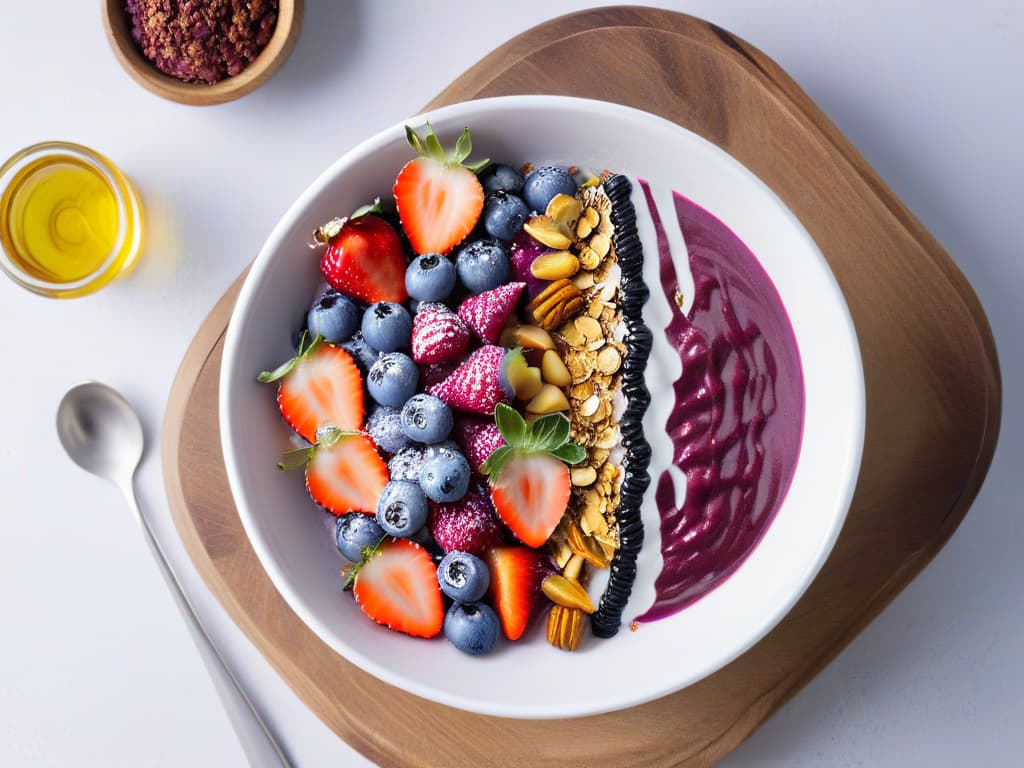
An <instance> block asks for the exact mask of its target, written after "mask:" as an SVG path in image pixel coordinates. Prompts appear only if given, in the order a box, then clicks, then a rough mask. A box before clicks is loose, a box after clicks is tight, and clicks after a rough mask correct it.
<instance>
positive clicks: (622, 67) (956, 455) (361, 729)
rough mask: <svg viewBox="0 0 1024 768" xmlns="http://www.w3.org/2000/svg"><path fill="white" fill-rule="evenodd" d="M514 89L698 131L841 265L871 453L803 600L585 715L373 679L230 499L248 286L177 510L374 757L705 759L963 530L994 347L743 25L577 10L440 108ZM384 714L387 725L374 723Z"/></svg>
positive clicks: (168, 441)
mask: <svg viewBox="0 0 1024 768" xmlns="http://www.w3.org/2000/svg"><path fill="white" fill-rule="evenodd" d="M517 93H550V94H566V95H573V96H584V97H590V98H596V99H603V100H608V101H616V102H619V103H621V104H626V105H629V106H633V107H638V108H641V109H645V110H648V111H650V112H654V113H657V114H659V115H662V116H664V117H666V118H668V119H670V120H673V121H675V122H676V123H678V124H680V125H683V126H685V127H687V128H689V129H690V130H692V131H695V132H696V133H698V134H700V135H701V136H703V137H705V138H706V139H708V140H710V141H712V142H714V143H715V144H717V145H719V146H721V147H722V148H723V149H725V150H726V151H728V152H729V153H730V154H732V155H733V156H734V157H736V158H737V159H739V160H740V161H741V162H742V163H744V164H745V165H746V166H747V167H748V168H750V169H751V170H752V171H753V172H754V173H755V174H757V175H758V176H760V177H761V178H762V179H763V180H764V181H766V182H767V183H768V184H769V185H770V186H771V187H772V189H774V190H775V192H776V193H778V194H779V195H780V196H781V197H782V199H783V200H784V201H785V202H786V204H787V205H788V206H789V207H790V208H791V209H792V210H793V211H794V212H795V213H796V215H797V216H798V217H799V218H800V220H801V221H802V222H803V224H804V226H805V227H806V228H807V229H808V231H809V232H810V233H811V235H812V236H813V237H814V238H815V240H816V241H817V243H818V245H819V246H820V247H821V250H822V251H823V252H824V254H825V256H826V258H827V259H828V261H829V263H830V264H831V266H832V269H833V271H834V272H835V275H836V277H837V278H838V280H839V283H840V285H841V287H842V289H843V292H844V293H845V295H846V299H847V301H848V303H849V306H850V311H851V313H852V315H853V319H854V322H855V323H856V327H857V333H858V335H859V338H860V343H861V352H862V355H863V361H864V374H865V378H866V388H867V431H866V444H865V450H864V459H863V466H862V468H861V473H860V477H859V480H858V484H857V490H856V494H855V497H854V500H853V504H852V507H851V509H850V512H849V516H848V519H847V521H846V524H845V526H844V528H843V531H842V534H841V535H840V537H839V540H838V542H837V544H836V546H835V549H834V551H833V553H832V555H831V557H830V558H829V559H828V562H827V563H826V564H825V566H824V568H823V569H822V571H821V573H820V575H819V576H818V578H817V579H816V580H815V582H814V584H813V585H812V586H811V587H810V589H809V590H808V591H807V593H806V594H805V595H804V597H803V598H802V599H801V600H800V601H799V603H798V604H797V605H796V607H795V608H794V609H793V610H792V611H791V612H790V614H789V615H788V616H787V617H786V618H785V619H784V620H783V621H782V623H780V624H779V626H777V627H776V628H775V629H774V630H773V631H772V632H771V633H770V634H769V635H768V636H767V637H765V638H764V639H763V640H762V641H761V642H760V643H758V644H757V645H756V646H755V647H754V648H753V649H751V650H750V651H748V652H747V653H746V654H744V655H743V656H741V657H740V658H738V659H737V660H736V661H734V662H733V663H732V664H730V665H728V666H727V667H725V668H724V669H722V670H720V671H719V672H717V673H716V674H714V675H712V676H711V677H709V678H707V679H705V680H703V681H702V682H699V683H697V684H695V685H692V686H690V687H688V688H686V689H684V690H682V691H679V692H677V693H675V694H673V695H670V696H667V697H665V698H663V699H660V700H658V701H654V702H651V703H649V704H645V705H643V706H640V707H635V708H633V709H628V710H624V711H620V712H615V713H611V714H606V715H599V716H594V717H586V718H581V719H575V720H562V721H530V720H503V719H500V718H494V717H482V716H477V715H472V714H468V713H465V712H461V711H458V710H455V709H450V708H448V707H445V706H441V705H439V704H434V703H431V702H428V701H425V700H423V699H419V698H417V697H415V696H412V695H409V694H407V693H404V692H402V691H400V690H398V689H396V688H392V687H390V686H388V685H386V684H384V683H381V682H379V681H378V680H376V679H375V678H373V677H371V676H370V675H368V674H366V673H364V672H362V671H360V670H359V669H357V668H356V667H354V666H353V665H351V664H349V663H348V662H346V661H345V660H344V659H343V658H341V657H340V656H338V655H337V654H335V653H334V652H333V651H332V650H331V649H330V648H328V647H327V646H326V645H324V644H323V643H322V642H321V641H320V640H319V639H318V638H317V637H316V636H315V635H314V634H313V632H312V631H311V630H309V629H308V628H307V627H306V626H305V625H304V624H303V623H302V622H301V621H299V619H298V618H296V616H295V615H294V614H293V613H292V612H291V610H290V609H289V608H288V607H287V605H286V604H285V603H284V601H283V600H282V599H281V597H280V596H279V595H278V593H277V592H276V591H275V589H274V587H273V586H272V585H271V583H270V581H269V579H268V577H267V576H266V574H265V573H264V571H263V570H262V568H261V567H260V565H259V563H258V561H257V559H256V556H255V555H254V553H253V551H252V549H251V548H250V546H249V543H248V541H247V539H246V537H245V534H244V533H243V530H242V527H241V524H240V522H239V519H238V516H237V513H236V511H235V508H234V506H233V503H232V498H231V494H230V491H229V489H228V484H227V478H226V476H225V472H224V468H223V462H222V456H221V449H220V439H219V437H220V436H219V433H218V428H217V412H218V407H217V386H218V375H219V370H220V359H221V349H222V340H223V333H224V330H225V327H226V325H227V322H228V317H229V314H230V310H231V307H232V305H233V303H234V299H235V296H236V293H237V289H238V285H239V283H240V282H241V278H239V283H236V284H235V286H233V287H232V289H231V290H230V291H229V292H228V293H227V294H226V295H225V296H224V298H223V299H221V301H220V303H219V304H217V306H216V307H215V308H214V310H213V311H212V313H211V314H210V316H209V318H208V319H207V321H206V323H205V324H204V325H203V327H202V329H201V330H200V331H199V334H198V335H197V336H196V338H195V341H194V342H193V343H192V346H191V348H190V349H189V351H188V354H187V355H186V357H185V359H184V361H183V362H182V365H181V369H180V371H179V373H178V376H177V379H176V380H175V383H174V387H173V390H172V393H171V397H170V401H169V403H168V406H167V414H166V418H165V422H164V432H163V445H162V448H163V463H164V474H165V478H166V483H167V492H168V495H169V498H170V502H171V509H172V512H173V515H174V519H175V522H176V524H177V526H178V529H179V532H180V533H181V536H182V538H183V539H184V542H185V545H186V547H187V549H188V551H189V553H190V554H191V556H192V559H193V560H194V562H195V564H196V566H197V568H198V569H199V571H200V572H201V574H202V575H203V577H204V578H205V580H206V582H207V584H208V585H209V586H210V588H211V589H212V591H213V592H214V594H216V595H217V597H218V599H219V600H220V601H221V603H222V604H223V605H224V608H225V609H226V610H227V611H228V613H229V614H230V615H231V617H232V618H233V619H234V620H235V621H236V622H237V623H238V624H239V626H241V628H242V629H243V630H244V631H245V632H246V634H247V635H248V636H249V637H250V639H251V640H252V641H253V643H255V645H256V646H257V647H258V648H259V649H260V650H261V651H262V653H263V654H264V655H265V656H266V657H267V659H268V660H269V661H270V663H271V664H272V665H273V666H274V668H275V669H276V670H277V671H278V672H279V673H280V674H281V675H282V677H284V679H285V680H286V681H287V682H288V683H289V685H291V686H292V688H293V689H294V690H295V691H296V693H297V694H298V695H299V696H300V697H301V698H302V699H303V701H305V702H306V704H307V705H308V706H309V707H310V709H312V710H313V711H314V712H315V713H316V714H317V715H318V716H319V717H320V718H321V719H322V720H323V721H324V722H325V723H326V724H327V725H328V726H329V727H330V728H332V729H333V730H334V731H335V732H336V733H337V734H338V735H339V736H340V737H341V738H343V739H345V740H346V741H348V742H349V743H350V744H352V745H353V746H354V747H355V748H356V749H358V750H359V751H360V752H362V753H363V754H365V755H366V756H367V757H368V758H370V759H372V760H374V761H376V762H377V763H379V764H382V765H386V766H390V765H395V766H398V765H422V766H428V765H429V766H445V767H446V768H449V767H451V766H461V765H466V766H469V765H507V766H516V765H524V766H546V765H552V766H553V765H558V766H568V765H581V766H583V765H586V766H590V765H609V766H610V765H627V764H628V765H632V766H638V767H639V766H669V765H672V766H704V765H709V764H711V763H713V762H715V761H716V760H717V759H719V758H721V757H722V756H723V755H725V754H726V753H728V752H729V751H730V750H731V749H733V748H734V747H735V746H736V745H737V744H739V743H740V742H741V741H742V740H743V739H744V738H746V737H747V736H748V735H749V734H750V733H751V732H753V730H754V729H755V728H757V727H758V726H759V725H760V724H761V723H762V722H764V720H765V719H766V718H767V717H768V716H770V715H771V714H772V712H774V711H775V710H776V709H777V708H778V707H779V706H780V705H781V704H782V703H783V702H784V701H786V700H787V699H788V698H789V697H790V696H792V695H793V694H794V693H795V692H796V691H798V690H799V689H800V688H801V687H802V686H804V685H805V684H806V683H807V682H808V681H809V680H810V679H811V678H812V677H813V676H814V675H815V674H816V673H817V672H818V671H819V670H820V669H821V668H822V667H823V666H824V665H825V664H827V663H828V662H829V661H830V660H831V659H832V658H833V657H835V655H836V654H837V653H839V651H840V650H841V649H842V648H844V647H845V646H846V644H847V643H849V642H850V640H851V639H853V637H855V636H856V635H857V633H858V632H860V631H861V629H863V628H864V627H865V626H866V625H867V624H868V623H869V622H870V621H871V620H872V619H873V618H874V617H875V616H877V615H878V613H879V611H881V609H882V608H883V607H884V606H885V605H886V604H887V603H888V602H889V601H890V600H892V598H893V597H894V596H895V595H896V594H897V593H898V592H899V591H900V590H902V589H903V588H904V587H905V586H906V585H907V584H908V582H909V581H910V580H911V579H912V578H913V577H914V576H915V575H916V574H917V573H918V572H919V571H920V570H921V569H922V568H923V567H924V566H925V564H926V563H928V561H929V560H930V559H931V558H932V557H933V556H934V555H935V553H936V552H938V551H939V549H940V548H941V547H942V546H943V544H945V542H946V541H947V539H948V538H949V536H950V535H951V534H952V533H953V531H954V530H955V529H956V527H957V525H958V524H959V523H960V521H961V520H962V519H963V517H964V515H965V514H966V512H967V509H968V507H969V505H970V503H971V502H972V501H973V499H974V497H975V495H976V494H977V492H978V489H979V487H980V485H981V482H982V480H983V478H984V476H985V472H986V470H987V469H988V466H989V463H990V461H991V457H992V453H993V451H994V449H995V444H996V437H997V433H998V429H999V418H1000V398H1001V392H1000V379H999V370H998V362H997V359H996V353H995V347H994V344H993V340H992V336H991V333H990V331H989V328H988V324H987V322H986V319H985V315H984V313H983V312H982V309H981V306H980V305H979V303H978V301H977V298H976V297H975V295H974V293H973V291H972V290H971V288H970V286H969V285H968V284H967V282H966V280H965V279H964V277H963V275H961V274H960V272H959V271H958V270H957V268H956V267H955V266H954V264H953V262H952V261H951V260H950V259H949V257H948V256H947V255H946V253H945V252H944V251H943V250H942V248H941V247H940V246H939V244H938V243H937V242H936V241H935V239H934V238H933V237H932V236H931V235H930V234H928V232H927V231H925V229H924V227H922V226H921V224H920V223H919V222H918V221H917V220H916V219H915V218H914V217H913V215H912V214H911V213H910V212H909V211H908V210H907V209H906V208H905V207H904V206H903V204H902V203H900V201H899V200H897V199H896V197H895V196H894V195H893V194H892V192H890V191H889V189H888V188H887V187H886V186H885V184H884V183H883V182H882V181H881V179H880V178H879V177H878V175H877V174H875V173H874V171H872V170H871V168H869V167H868V165H867V163H865V161H864V159H863V158H861V156H860V155H859V154H858V153H857V152H856V150H855V149H854V148H853V147H852V146H851V145H850V144H849V142H847V141H846V139H844V138H843V136H842V135H841V134H840V133H839V131H838V130H836V128H835V126H833V125H832V124H831V123H830V122H829V121H828V119H827V118H826V117H825V116H824V115H823V114H822V113H821V111H820V110H819V109H818V108H817V107H816V106H815V105H814V103H813V102H811V100H810V99H809V98H808V97H807V95H806V94H804V93H803V92H802V91H801V90H800V89H799V88H798V87H797V85H796V84H795V83H794V82H793V81H792V80H791V79H790V78H789V77H788V76H786V74H785V73H784V72H783V71H782V70H781V69H780V68H779V67H778V66H777V65H776V64H775V63H774V62H772V61H771V60H770V59H769V58H768V57H766V56H765V55H764V54H762V53H761V52H759V51H757V50H756V49H754V48H753V47H751V46H750V45H748V44H747V43H745V42H743V41H742V40H739V39H737V38H736V37H734V36H733V35H731V34H729V33H728V32H726V31H724V30H722V29H719V28H718V27H715V26H713V25H711V24H708V23H706V22H703V21H700V20H698V19H695V18H692V17H689V16H684V15H682V14H677V13H672V12H667V11H656V10H650V9H640V8H625V7H617V8H605V9H600V10H592V11H585V12H582V13H578V14H574V15H571V16H565V17H562V18H559V19H555V20H553V21H550V22H547V23H545V24H542V25H540V26H538V27H536V28H534V29H532V30H530V31H528V32H526V33H524V34H522V35H520V36H519V37H516V38H515V39H513V40H511V41H510V42H508V43H506V44H505V45H503V46H502V47H500V48H498V49H497V50H496V51H494V52H493V53H492V54H490V55H489V56H487V57H486V58H485V59H483V60H482V61H481V62H479V63H478V64H477V65H476V66H474V67H472V68H471V69H470V70H469V71H468V72H466V73H465V74H464V75H462V77H460V78H459V79H458V80H457V81H456V82H455V83H453V84H452V85H451V86H450V87H449V88H448V89H447V90H445V91H444V92H443V93H441V94H440V95H439V96H438V97H437V98H436V99H434V100H433V101H432V102H431V103H430V104H429V105H428V107H427V109H428V110H429V109H432V108H437V107H440V106H442V105H445V104H449V103H452V102H456V101H462V100H468V99H473V98H477V97H484V96H497V95H504V94H517ZM349 702H357V704H356V705H354V706H349ZM382 722H386V723H388V727H387V728H386V729H380V728H379V727H377V725H378V724H379V723H382Z"/></svg>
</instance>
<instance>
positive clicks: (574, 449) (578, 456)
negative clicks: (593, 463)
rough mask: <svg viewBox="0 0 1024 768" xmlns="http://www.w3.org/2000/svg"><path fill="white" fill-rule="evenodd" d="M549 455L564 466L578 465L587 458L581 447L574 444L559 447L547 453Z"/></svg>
mask: <svg viewBox="0 0 1024 768" xmlns="http://www.w3.org/2000/svg"><path fill="white" fill-rule="evenodd" d="M549 453H550V454H551V455H552V456H554V457H555V458H558V459H561V460H562V461H564V462H565V463H566V464H570V465H572V464H579V463H580V462H581V461H583V460H584V459H585V458H587V451H586V449H584V447H583V446H582V445H577V444H576V443H566V444H565V445H560V446H558V447H557V448H555V450H553V451H549Z"/></svg>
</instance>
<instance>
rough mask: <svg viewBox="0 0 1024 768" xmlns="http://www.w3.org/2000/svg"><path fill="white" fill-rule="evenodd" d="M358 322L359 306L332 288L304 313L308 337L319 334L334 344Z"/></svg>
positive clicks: (350, 332)
mask: <svg viewBox="0 0 1024 768" xmlns="http://www.w3.org/2000/svg"><path fill="white" fill-rule="evenodd" d="M358 323H359V307H357V306H356V304H355V302H354V301H352V299H350V298H349V297H348V296H344V295H342V294H340V293H338V292H337V291H336V290H334V289H333V288H330V289H328V290H327V291H325V292H324V295H323V296H321V297H320V298H319V299H317V300H316V301H315V302H313V306H312V307H310V308H309V313H308V314H307V315H306V325H307V326H308V327H309V335H310V337H315V336H317V335H320V336H322V337H323V338H324V341H330V342H332V343H334V344H337V343H339V342H342V341H344V340H345V339H347V338H348V337H349V336H351V335H352V334H353V333H354V332H355V330H356V326H357V325H358Z"/></svg>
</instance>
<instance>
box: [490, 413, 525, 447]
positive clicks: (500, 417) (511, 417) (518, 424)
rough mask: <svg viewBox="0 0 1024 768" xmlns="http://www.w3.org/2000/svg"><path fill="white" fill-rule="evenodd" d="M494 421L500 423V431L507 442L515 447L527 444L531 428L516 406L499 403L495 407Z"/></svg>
mask: <svg viewBox="0 0 1024 768" xmlns="http://www.w3.org/2000/svg"><path fill="white" fill-rule="evenodd" d="M494 423H495V424H497V425H498V431H499V432H501V436H502V437H503V438H505V442H506V443H508V444H509V445H511V446H513V447H523V446H525V445H526V442H527V437H528V435H529V434H530V428H529V427H528V426H527V424H526V421H524V420H523V417H522V416H520V415H519V411H517V410H516V409H515V408H513V407H512V406H509V405H505V404H504V403H498V405H497V406H496V407H495V409H494Z"/></svg>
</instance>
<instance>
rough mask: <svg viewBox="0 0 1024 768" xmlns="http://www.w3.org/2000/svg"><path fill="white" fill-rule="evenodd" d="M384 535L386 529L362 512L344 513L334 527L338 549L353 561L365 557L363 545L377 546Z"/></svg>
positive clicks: (356, 561) (355, 561)
mask: <svg viewBox="0 0 1024 768" xmlns="http://www.w3.org/2000/svg"><path fill="white" fill-rule="evenodd" d="M384 535H385V533H384V529H383V528H381V527H380V526H379V525H377V521H376V520H374V519H373V518H372V517H370V516H369V515H364V514H362V513H361V512H349V513H348V514H347V515H342V516H341V517H339V518H338V522H337V523H336V524H335V528H334V541H335V542H336V543H337V545H338V551H339V552H341V554H342V555H343V556H344V557H345V558H347V559H349V560H351V561H352V562H353V563H358V562H359V561H360V560H362V559H363V551H362V550H363V547H372V546H375V545H376V544H377V542H378V541H380V540H381V539H382V538H383V537H384Z"/></svg>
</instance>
